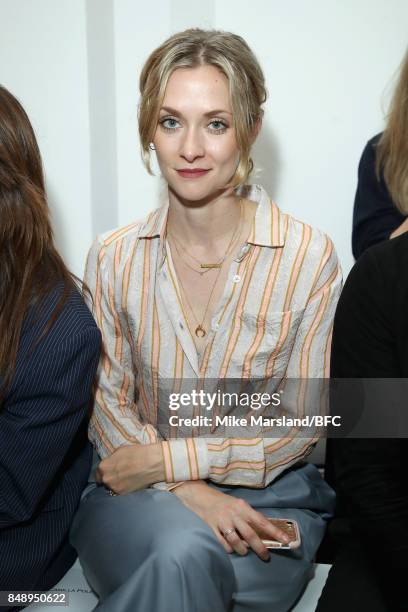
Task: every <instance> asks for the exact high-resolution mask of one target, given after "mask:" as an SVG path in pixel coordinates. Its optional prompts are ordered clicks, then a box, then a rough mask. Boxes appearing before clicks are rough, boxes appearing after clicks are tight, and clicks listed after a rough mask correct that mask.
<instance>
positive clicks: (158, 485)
mask: <svg viewBox="0 0 408 612" xmlns="http://www.w3.org/2000/svg"><path fill="white" fill-rule="evenodd" d="M184 482H185V481H184V480H183V481H181V482H155V483H154V484H152V485H151V486H150V488H151V489H157V490H158V491H173V489H177V487H179V486H180V485H182V484H183V483H184Z"/></svg>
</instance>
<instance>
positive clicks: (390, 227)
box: [352, 137, 405, 259]
mask: <svg viewBox="0 0 408 612" xmlns="http://www.w3.org/2000/svg"><path fill="white" fill-rule="evenodd" d="M377 142H378V137H376V138H374V139H372V140H370V141H369V142H368V143H367V145H366V147H365V149H364V151H363V154H362V156H361V160H360V164H359V167H358V184H357V191H356V196H355V200H354V211H353V235H352V248H353V255H354V257H355V259H358V257H360V255H362V253H364V251H365V250H366V249H368V247H370V246H372V245H374V244H377V243H378V242H382V241H383V240H388V238H389V237H390V234H392V232H393V231H394V230H396V229H397V227H399V226H400V225H401V223H402V222H403V221H404V220H405V216H404V215H402V214H401V213H400V212H399V211H398V210H397V208H396V207H395V205H394V202H393V201H392V199H391V196H390V194H389V192H388V189H387V186H386V184H385V182H384V179H383V177H380V179H378V178H377V175H376V171H375V145H376V143H377Z"/></svg>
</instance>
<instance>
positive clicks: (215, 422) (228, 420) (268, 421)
mask: <svg viewBox="0 0 408 612" xmlns="http://www.w3.org/2000/svg"><path fill="white" fill-rule="evenodd" d="M169 425H171V426H177V427H214V426H215V427H328V426H329V425H332V426H333V427H340V426H341V416H334V415H325V416H323V415H317V414H315V415H313V416H312V415H309V416H304V417H302V418H297V417H287V416H285V415H283V416H280V417H273V418H272V417H263V416H262V415H251V416H249V417H237V416H233V415H227V416H214V417H210V416H202V415H200V416H195V417H180V416H178V415H176V414H174V415H172V416H171V417H169Z"/></svg>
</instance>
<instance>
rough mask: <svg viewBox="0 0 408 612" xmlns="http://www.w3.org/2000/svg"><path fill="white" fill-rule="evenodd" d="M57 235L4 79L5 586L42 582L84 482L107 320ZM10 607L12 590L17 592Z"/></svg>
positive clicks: (55, 561)
mask: <svg viewBox="0 0 408 612" xmlns="http://www.w3.org/2000/svg"><path fill="white" fill-rule="evenodd" d="M77 284H78V279H76V278H75V277H74V276H73V275H72V274H71V273H70V272H69V271H68V269H67V267H66V266H65V264H64V262H63V260H62V258H61V257H60V255H59V254H58V252H57V250H56V248H55V246H54V241H53V235H52V229H51V225H50V220H49V209H48V205H47V199H46V194H45V184H44V175H43V170H42V163H41V157H40V152H39V149H38V145H37V142H36V138H35V135H34V132H33V129H32V126H31V124H30V121H29V119H28V117H27V115H26V113H25V111H24V109H23V108H22V106H21V104H20V103H19V102H18V101H17V100H16V98H15V97H14V96H12V95H11V93H10V92H9V91H7V89H5V88H4V87H1V86H0V338H1V342H0V590H2V591H13V590H15V591H22V590H46V589H49V588H51V587H52V586H53V585H54V584H55V583H56V582H58V580H60V578H61V577H62V576H63V575H64V574H65V572H66V571H67V570H68V569H69V567H70V566H71V565H72V563H73V562H74V560H75V557H76V554H75V551H74V549H73V548H72V547H71V546H70V544H69V541H68V537H67V536H68V531H69V528H70V524H71V521H72V517H73V514H74V512H75V510H76V508H77V505H78V503H79V499H80V496H81V492H82V490H83V488H84V486H85V484H86V481H87V477H88V473H89V469H90V465H91V447H90V445H89V443H88V440H87V424H88V418H87V415H88V407H89V403H90V399H91V395H92V385H93V380H94V376H95V372H96V368H97V365H98V360H99V355H100V344H101V339H100V332H99V330H98V328H97V326H96V324H95V322H94V320H93V317H92V315H91V313H90V311H89V309H88V307H87V306H86V305H85V303H84V300H83V297H82V295H81V293H80V291H79V289H78V287H77ZM10 607H12V602H10Z"/></svg>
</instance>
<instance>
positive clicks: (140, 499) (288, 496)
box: [71, 464, 334, 612]
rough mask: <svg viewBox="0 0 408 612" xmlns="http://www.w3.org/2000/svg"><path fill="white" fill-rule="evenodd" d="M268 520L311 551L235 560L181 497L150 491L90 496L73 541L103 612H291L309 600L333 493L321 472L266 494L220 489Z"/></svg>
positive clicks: (288, 478)
mask: <svg viewBox="0 0 408 612" xmlns="http://www.w3.org/2000/svg"><path fill="white" fill-rule="evenodd" d="M212 486H215V487H217V488H218V489H219V490H221V491H223V492H224V493H227V494H228V495H233V496H234V497H241V498H243V499H245V500H246V501H247V502H248V503H249V504H250V505H251V506H252V507H253V508H256V509H257V510H259V511H260V512H262V513H263V514H265V515H266V516H271V517H288V518H293V519H295V520H297V521H298V524H299V528H300V532H301V538H302V545H301V547H300V548H299V549H297V550H294V551H276V552H272V553H271V558H270V560H269V561H268V562H265V561H262V560H261V559H260V558H259V557H258V556H257V555H256V554H255V553H254V552H253V551H251V550H250V551H249V553H248V554H247V555H246V556H243V557H241V556H239V555H237V554H236V553H232V554H228V553H227V552H226V551H225V550H224V548H223V547H222V546H221V544H220V543H219V542H218V540H217V538H216V537H215V535H214V533H213V531H212V530H211V528H210V527H209V526H208V525H207V524H206V523H205V522H204V521H203V520H202V519H201V518H200V517H199V516H197V515H196V514H195V513H194V512H192V511H191V510H189V509H188V508H186V507H185V506H184V505H183V503H182V502H181V501H180V500H179V499H178V497H177V496H176V495H174V494H173V493H169V492H166V491H158V490H155V489H145V490H141V491H136V492H134V493H130V494H128V495H121V496H117V497H112V496H110V495H109V494H108V492H107V491H106V489H105V488H104V487H100V486H98V487H96V486H94V487H93V488H91V490H90V491H88V493H87V494H86V495H85V496H84V498H83V500H82V502H81V505H80V508H79V510H78V513H77V515H76V517H75V520H74V523H73V526H72V530H71V542H72V544H73V546H74V547H75V548H76V549H77V551H78V555H79V558H80V561H81V565H82V567H83V570H84V572H85V575H86V577H87V579H88V581H89V583H90V585H91V586H92V587H93V589H94V590H95V592H96V593H97V594H98V596H99V599H100V602H99V605H98V606H97V608H96V609H97V610H98V611H100V612H139V611H140V612H175V611H177V612H225V611H233V612H244V611H246V612H248V611H253V612H255V611H256V612H264V611H265V612H266V611H268V612H272V611H273V612H283V611H287V610H289V609H290V608H291V606H292V605H293V604H294V603H295V602H296V600H297V599H298V597H299V595H300V594H301V593H302V591H303V589H304V587H305V585H306V583H307V581H308V579H309V577H310V573H311V567H312V562H313V557H314V555H315V552H316V550H317V547H318V545H319V543H320V541H321V539H322V537H323V534H324V530H325V524H326V519H327V518H329V516H330V514H331V512H332V510H333V506H334V493H333V491H332V490H331V489H330V487H329V486H328V485H327V484H326V483H325V482H324V481H323V479H322V478H321V476H320V474H319V472H318V470H317V469H316V468H315V466H313V465H310V464H307V465H302V466H299V467H295V468H293V469H291V470H290V471H288V472H287V473H286V474H283V475H282V476H281V477H280V478H278V479H277V480H276V481H274V482H273V483H272V484H270V485H269V486H268V487H266V488H265V489H248V488H244V487H221V486H218V485H212Z"/></svg>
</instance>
